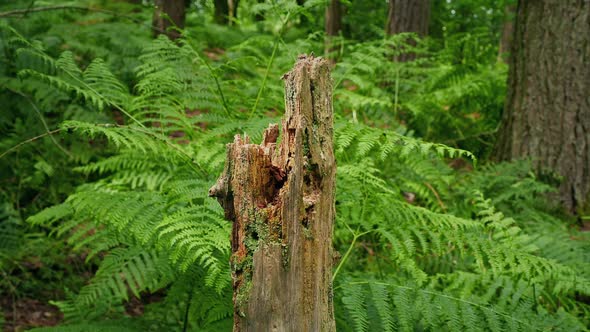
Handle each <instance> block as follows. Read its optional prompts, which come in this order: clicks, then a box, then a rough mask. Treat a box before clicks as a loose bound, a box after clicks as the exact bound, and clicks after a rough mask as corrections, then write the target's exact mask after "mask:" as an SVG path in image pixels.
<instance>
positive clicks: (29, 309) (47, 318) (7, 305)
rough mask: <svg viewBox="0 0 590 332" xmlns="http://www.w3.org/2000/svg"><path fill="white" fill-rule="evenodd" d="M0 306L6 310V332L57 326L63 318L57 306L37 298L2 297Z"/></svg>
mask: <svg viewBox="0 0 590 332" xmlns="http://www.w3.org/2000/svg"><path fill="white" fill-rule="evenodd" d="M0 307H1V308H2V311H3V312H4V318H5V322H4V329H3V331H5V332H20V331H25V330H27V329H30V328H33V327H42V326H55V325H57V324H59V323H60V322H61V320H62V318H63V315H62V314H61V313H60V312H59V309H58V308H57V307H56V306H54V305H51V304H48V303H43V302H41V301H39V300H35V299H29V298H22V299H13V298H11V297H10V296H6V297H1V298H0Z"/></svg>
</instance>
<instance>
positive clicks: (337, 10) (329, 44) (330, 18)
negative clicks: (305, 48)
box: [325, 0, 342, 59]
mask: <svg viewBox="0 0 590 332" xmlns="http://www.w3.org/2000/svg"><path fill="white" fill-rule="evenodd" d="M341 30H342V4H341V3H340V0H331V1H330V4H329V5H328V7H326V40H325V55H326V57H329V58H331V59H336V58H337V56H336V55H335V54H334V52H335V51H337V49H338V48H337V47H336V45H334V38H335V37H337V36H338V35H340V31H341Z"/></svg>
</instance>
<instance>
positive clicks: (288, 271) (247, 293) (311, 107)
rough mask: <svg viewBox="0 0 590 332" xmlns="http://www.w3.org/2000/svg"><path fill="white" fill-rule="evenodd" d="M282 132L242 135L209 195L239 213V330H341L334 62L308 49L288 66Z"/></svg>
mask: <svg viewBox="0 0 590 332" xmlns="http://www.w3.org/2000/svg"><path fill="white" fill-rule="evenodd" d="M285 104H286V105H285V115H284V117H283V121H282V127H283V128H282V135H283V137H282V139H281V140H280V141H281V142H280V144H279V145H277V143H276V142H277V136H278V135H279V129H278V125H276V124H273V125H270V126H269V128H268V129H267V130H266V131H265V132H264V135H263V140H262V143H261V144H260V145H258V144H251V143H250V142H249V138H248V137H244V138H242V137H240V136H239V135H238V136H236V138H235V140H234V142H233V143H231V144H228V145H227V159H226V163H225V169H224V171H223V173H222V174H221V176H220V177H219V180H217V183H216V184H215V186H213V187H212V188H211V189H210V190H209V195H210V196H215V197H217V199H218V201H219V203H220V204H221V205H222V206H223V208H224V210H225V216H226V218H227V219H229V220H231V221H232V222H233V228H232V236H231V248H232V256H231V267H232V280H233V288H234V296H233V300H234V329H233V330H234V331H252V332H258V331H297V332H299V331H310V332H311V331H322V332H332V331H335V330H336V327H335V322H334V310H333V303H332V230H333V224H334V217H335V206H334V197H335V196H334V195H335V174H336V163H335V161H334V153H333V143H332V141H333V124H332V122H333V120H332V117H333V115H332V81H331V78H330V70H329V63H328V62H327V61H325V60H323V59H318V58H313V57H300V59H299V61H297V63H296V64H295V68H294V69H293V70H292V71H291V72H289V73H288V74H286V75H285Z"/></svg>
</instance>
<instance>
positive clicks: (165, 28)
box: [152, 0, 186, 40]
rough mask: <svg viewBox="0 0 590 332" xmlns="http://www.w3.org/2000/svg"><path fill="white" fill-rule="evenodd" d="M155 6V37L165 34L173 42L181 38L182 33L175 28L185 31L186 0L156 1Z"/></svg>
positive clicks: (153, 23)
mask: <svg viewBox="0 0 590 332" xmlns="http://www.w3.org/2000/svg"><path fill="white" fill-rule="evenodd" d="M154 4H155V8H154V17H153V19H152V25H153V26H154V27H155V28H156V30H154V35H155V36H158V35H159V34H161V33H165V34H166V35H167V36H168V37H169V38H170V39H172V40H174V39H176V38H178V37H180V33H179V32H178V31H177V30H176V29H174V27H177V28H180V29H184V17H185V14H186V7H185V5H186V4H185V0H156V1H155V3H154Z"/></svg>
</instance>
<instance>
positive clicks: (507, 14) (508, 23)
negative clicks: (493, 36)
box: [498, 6, 515, 63]
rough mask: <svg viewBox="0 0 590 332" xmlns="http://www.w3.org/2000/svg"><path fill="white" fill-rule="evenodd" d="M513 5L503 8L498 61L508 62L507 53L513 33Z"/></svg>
mask: <svg viewBox="0 0 590 332" xmlns="http://www.w3.org/2000/svg"><path fill="white" fill-rule="evenodd" d="M514 10H515V8H514V6H506V8H504V20H505V21H504V24H503V25H502V36H501V37H500V47H499V49H498V61H503V62H506V63H508V54H507V53H509V52H510V49H511V45H512V36H513V35H514Z"/></svg>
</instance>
